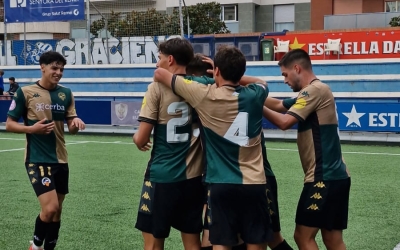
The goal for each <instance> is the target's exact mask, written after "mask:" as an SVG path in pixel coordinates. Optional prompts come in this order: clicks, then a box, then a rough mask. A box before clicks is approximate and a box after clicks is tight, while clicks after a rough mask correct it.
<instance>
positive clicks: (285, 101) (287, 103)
mask: <svg viewBox="0 0 400 250" xmlns="http://www.w3.org/2000/svg"><path fill="white" fill-rule="evenodd" d="M296 100H297V98H296V97H294V98H286V99H283V100H282V105H283V106H284V107H285V108H286V109H290V108H291V107H292V106H293V105H294V104H295V103H296Z"/></svg>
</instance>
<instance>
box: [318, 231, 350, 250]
mask: <svg viewBox="0 0 400 250" xmlns="http://www.w3.org/2000/svg"><path fill="white" fill-rule="evenodd" d="M321 235H322V240H323V241H324V245H325V246H326V249H327V250H346V245H345V244H344V241H343V231H342V230H327V229H321Z"/></svg>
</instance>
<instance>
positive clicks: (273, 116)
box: [263, 106, 298, 130]
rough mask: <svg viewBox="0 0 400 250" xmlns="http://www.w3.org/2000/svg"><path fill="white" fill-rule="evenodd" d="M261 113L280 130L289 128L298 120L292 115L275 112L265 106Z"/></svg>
mask: <svg viewBox="0 0 400 250" xmlns="http://www.w3.org/2000/svg"><path fill="white" fill-rule="evenodd" d="M263 115H264V117H265V118H267V119H268V120H269V121H270V122H271V123H272V124H274V125H275V126H277V127H278V128H280V129H282V130H287V129H290V128H291V127H293V125H295V124H296V123H297V122H298V120H297V119H296V118H295V117H294V116H291V115H289V114H281V113H278V112H275V111H273V110H271V109H269V108H267V107H265V106H264V108H263Z"/></svg>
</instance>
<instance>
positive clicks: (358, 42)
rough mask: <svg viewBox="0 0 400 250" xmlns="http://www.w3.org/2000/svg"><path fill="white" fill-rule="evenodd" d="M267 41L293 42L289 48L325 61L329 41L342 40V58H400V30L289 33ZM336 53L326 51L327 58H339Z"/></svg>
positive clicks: (267, 37) (268, 37) (269, 37)
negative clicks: (325, 49)
mask: <svg viewBox="0 0 400 250" xmlns="http://www.w3.org/2000/svg"><path fill="white" fill-rule="evenodd" d="M265 38H266V39H271V38H274V39H275V40H281V41H288V40H289V41H290V45H289V47H290V49H297V48H301V49H304V50H305V51H307V52H308V53H309V55H310V57H311V59H312V60H322V59H324V45H325V44H326V43H327V42H328V39H340V43H341V52H340V59H371V58H400V30H384V31H379V30H376V31H353V32H336V33H335V32H329V33H328V32H327V33H294V34H290V33H287V34H286V35H283V36H265ZM337 58H338V55H337V53H336V52H330V55H329V54H328V52H326V55H325V59H337Z"/></svg>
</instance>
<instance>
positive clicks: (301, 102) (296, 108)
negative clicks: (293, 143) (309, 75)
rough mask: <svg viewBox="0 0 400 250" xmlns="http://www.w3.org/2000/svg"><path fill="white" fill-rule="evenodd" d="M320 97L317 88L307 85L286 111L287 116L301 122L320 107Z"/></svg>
mask: <svg viewBox="0 0 400 250" xmlns="http://www.w3.org/2000/svg"><path fill="white" fill-rule="evenodd" d="M320 102H321V97H320V93H319V90H318V88H317V87H315V86H314V85H309V86H307V87H306V88H304V89H303V90H302V91H300V93H299V95H298V96H297V99H296V102H295V104H293V106H292V107H291V108H290V109H289V110H288V112H287V113H288V114H289V115H292V116H294V117H296V118H297V119H298V120H299V121H301V122H303V121H304V120H306V119H307V117H308V116H309V115H310V114H311V113H313V112H315V111H316V110H317V108H318V106H319V105H320Z"/></svg>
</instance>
